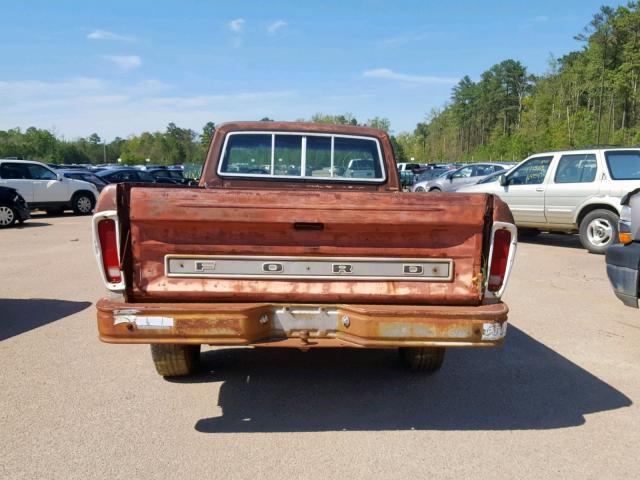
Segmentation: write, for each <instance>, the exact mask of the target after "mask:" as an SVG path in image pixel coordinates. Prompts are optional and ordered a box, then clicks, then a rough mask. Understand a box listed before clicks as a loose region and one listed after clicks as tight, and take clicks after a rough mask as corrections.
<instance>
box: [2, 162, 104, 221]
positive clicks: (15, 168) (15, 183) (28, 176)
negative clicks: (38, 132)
mask: <svg viewBox="0 0 640 480" xmlns="http://www.w3.org/2000/svg"><path fill="white" fill-rule="evenodd" d="M0 186H3V187H10V188H15V189H16V190H17V191H18V193H19V194H20V195H22V196H23V197H24V199H25V200H26V201H27V204H28V205H29V208H30V209H32V210H33V209H42V210H45V211H46V212H47V213H54V212H61V211H62V210H66V209H72V210H73V211H74V212H75V213H76V214H78V215H87V214H89V213H91V211H92V210H93V207H94V206H95V204H96V199H97V198H98V190H97V189H96V187H95V185H93V184H91V183H88V182H83V181H81V180H74V179H71V178H66V177H64V176H63V175H58V174H57V173H56V172H55V171H53V170H51V169H50V168H49V167H47V166H46V165H44V164H42V163H40V162H33V161H30V160H12V159H0Z"/></svg>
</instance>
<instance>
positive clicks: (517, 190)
mask: <svg viewBox="0 0 640 480" xmlns="http://www.w3.org/2000/svg"><path fill="white" fill-rule="evenodd" d="M638 187H640V149H638V148H611V149H609V148H605V149H585V150H570V151H562V152H547V153H540V154H537V155H533V156H531V157H529V158H527V159H526V160H524V161H523V162H521V163H520V164H519V165H517V166H516V167H514V168H513V169H512V170H510V171H509V173H507V174H505V175H501V176H499V177H498V178H497V179H496V180H495V181H493V182H489V183H480V184H476V185H471V186H467V187H462V188H461V189H459V190H458V191H459V192H486V193H495V194H497V195H498V196H499V197H500V198H502V200H504V201H505V202H506V203H507V204H508V205H509V207H510V208H511V211H512V212H513V216H514V218H515V220H516V224H517V225H518V227H519V228H521V230H523V233H534V234H535V233H537V232H538V231H540V230H545V231H551V232H553V231H559V232H579V233H580V241H581V242H582V245H583V246H584V247H585V248H586V249H587V250H589V251H590V252H592V253H604V252H605V250H606V249H607V247H608V246H609V245H610V244H612V243H614V242H616V241H617V238H618V219H619V217H620V210H621V206H620V199H621V198H622V196H623V195H625V194H626V193H627V192H629V191H631V190H634V189H635V188H638Z"/></svg>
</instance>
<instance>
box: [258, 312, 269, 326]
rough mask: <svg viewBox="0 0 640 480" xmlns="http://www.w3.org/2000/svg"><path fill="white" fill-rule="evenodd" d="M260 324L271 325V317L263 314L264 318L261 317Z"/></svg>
mask: <svg viewBox="0 0 640 480" xmlns="http://www.w3.org/2000/svg"><path fill="white" fill-rule="evenodd" d="M260 323H261V324H262V325H266V324H267V323H269V315H267V314H266V313H263V314H262V316H261V317H260Z"/></svg>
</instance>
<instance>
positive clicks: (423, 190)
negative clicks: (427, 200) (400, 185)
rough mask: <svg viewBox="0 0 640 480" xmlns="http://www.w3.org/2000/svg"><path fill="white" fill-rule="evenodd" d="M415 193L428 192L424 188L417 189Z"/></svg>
mask: <svg viewBox="0 0 640 480" xmlns="http://www.w3.org/2000/svg"><path fill="white" fill-rule="evenodd" d="M414 192H426V190H425V189H424V188H422V187H416V189H415V190H414Z"/></svg>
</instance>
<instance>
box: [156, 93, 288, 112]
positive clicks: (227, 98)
mask: <svg viewBox="0 0 640 480" xmlns="http://www.w3.org/2000/svg"><path fill="white" fill-rule="evenodd" d="M294 94H295V91H293V90H276V91H262V92H245V93H234V94H226V95H196V96H189V97H159V98H152V99H148V103H149V104H150V105H155V106H172V107H179V108H193V107H205V106H213V105H216V104H220V103H225V102H256V101H263V100H273V99H280V98H285V97H290V96H292V95H294Z"/></svg>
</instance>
